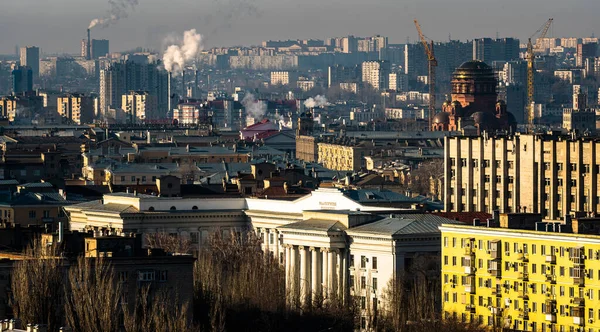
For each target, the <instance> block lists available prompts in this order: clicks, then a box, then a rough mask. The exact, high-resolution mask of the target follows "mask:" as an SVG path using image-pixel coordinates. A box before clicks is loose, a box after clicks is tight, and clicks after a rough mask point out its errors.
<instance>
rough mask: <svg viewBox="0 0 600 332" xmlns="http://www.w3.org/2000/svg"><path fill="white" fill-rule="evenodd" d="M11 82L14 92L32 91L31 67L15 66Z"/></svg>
mask: <svg viewBox="0 0 600 332" xmlns="http://www.w3.org/2000/svg"><path fill="white" fill-rule="evenodd" d="M12 82H13V84H12V91H13V93H14V94H21V93H25V92H31V91H33V71H32V70H31V67H27V66H16V67H15V68H14V69H13V71H12Z"/></svg>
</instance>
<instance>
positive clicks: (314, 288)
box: [310, 247, 321, 301]
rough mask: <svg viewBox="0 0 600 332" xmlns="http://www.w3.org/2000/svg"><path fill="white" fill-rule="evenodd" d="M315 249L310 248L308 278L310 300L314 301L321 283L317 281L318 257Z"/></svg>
mask: <svg viewBox="0 0 600 332" xmlns="http://www.w3.org/2000/svg"><path fill="white" fill-rule="evenodd" d="M317 250H318V249H317V248H315V247H310V253H311V268H310V272H311V276H310V284H311V285H312V300H313V301H315V300H316V298H317V294H319V292H320V291H321V287H320V286H321V282H320V280H319V256H318V252H317Z"/></svg>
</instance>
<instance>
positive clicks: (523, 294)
mask: <svg viewBox="0 0 600 332" xmlns="http://www.w3.org/2000/svg"><path fill="white" fill-rule="evenodd" d="M519 298H520V299H523V300H524V301H528V300H529V295H528V294H527V293H525V291H522V292H520V293H519Z"/></svg>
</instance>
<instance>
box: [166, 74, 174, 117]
mask: <svg viewBox="0 0 600 332" xmlns="http://www.w3.org/2000/svg"><path fill="white" fill-rule="evenodd" d="M168 73H169V78H168V79H167V80H168V81H167V93H168V94H169V110H168V112H169V113H171V111H172V106H173V105H172V100H171V80H172V79H173V77H172V74H171V72H168Z"/></svg>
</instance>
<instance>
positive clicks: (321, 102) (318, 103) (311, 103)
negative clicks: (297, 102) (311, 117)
mask: <svg viewBox="0 0 600 332" xmlns="http://www.w3.org/2000/svg"><path fill="white" fill-rule="evenodd" d="M326 105H327V98H325V96H321V95H317V96H316V97H315V98H312V97H310V98H308V99H306V100H305V101H304V106H306V107H307V108H315V107H323V106H326Z"/></svg>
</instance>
